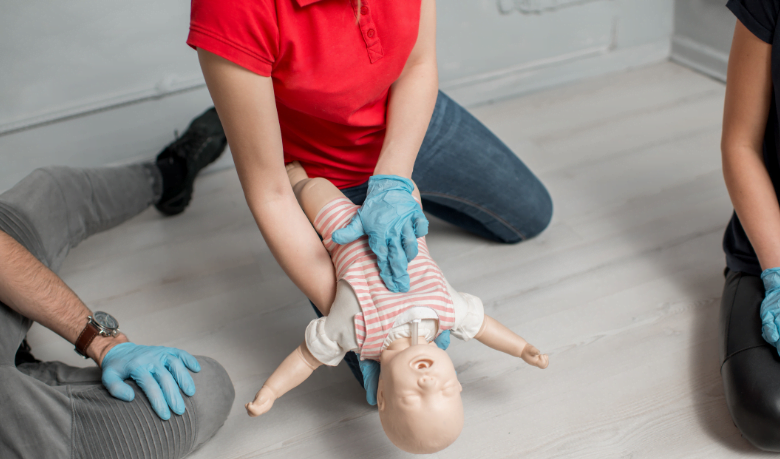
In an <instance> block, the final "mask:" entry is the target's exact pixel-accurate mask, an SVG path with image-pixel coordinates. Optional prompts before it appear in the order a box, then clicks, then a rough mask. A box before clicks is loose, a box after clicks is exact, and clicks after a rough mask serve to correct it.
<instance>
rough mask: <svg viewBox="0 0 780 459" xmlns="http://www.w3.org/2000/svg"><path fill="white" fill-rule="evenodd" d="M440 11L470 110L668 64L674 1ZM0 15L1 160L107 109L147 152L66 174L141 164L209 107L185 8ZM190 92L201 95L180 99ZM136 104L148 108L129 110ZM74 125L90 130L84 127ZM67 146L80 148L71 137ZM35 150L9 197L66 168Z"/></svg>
mask: <svg viewBox="0 0 780 459" xmlns="http://www.w3.org/2000/svg"><path fill="white" fill-rule="evenodd" d="M257 1H261V0H257ZM290 1H292V0H290ZM325 1H345V0H325ZM437 6H438V21H439V22H438V27H439V29H438V40H439V42H438V47H439V66H440V70H441V74H440V76H441V87H442V89H444V90H445V91H447V92H448V93H449V94H450V95H451V96H452V97H454V98H455V99H456V100H458V101H460V102H461V103H464V104H465V105H474V104H478V103H483V102H486V101H489V100H492V99H497V98H502V97H508V96H512V95H517V94H522V93H526V92H529V91H534V90H538V89H541V88H545V87H550V86H554V85H558V84H562V83H566V82H570V81H575V80H578V79H582V78H587V77H592V76H596V75H600V74H604V73H607V72H612V71H617V70H623V69H626V68H630V67H633V66H638V65H643V64H648V63H651V62H656V61H660V60H663V59H666V58H667V57H668V55H669V49H670V40H671V35H672V28H673V13H674V1H673V0H467V1H463V0H458V1H456V0H439V1H438V4H437ZM0 12H1V14H0V155H3V156H6V155H8V154H9V153H8V151H7V150H3V148H4V145H8V144H9V143H10V144H13V145H14V149H18V148H20V147H19V145H20V142H22V141H25V142H27V141H29V140H30V139H34V138H35V137H36V136H35V135H34V133H30V132H26V133H24V134H25V135H23V136H19V135H17V134H13V133H14V132H16V133H19V134H21V131H23V130H28V131H29V130H30V129H31V128H32V129H33V131H35V130H36V129H41V128H40V127H37V126H41V125H43V124H46V123H49V124H50V123H53V122H61V121H62V120H64V119H73V118H84V117H85V115H87V114H90V113H100V112H101V111H102V115H97V117H98V118H101V119H107V118H105V116H106V115H107V113H106V112H105V110H110V112H111V113H110V114H111V116H110V117H109V118H111V119H116V120H121V119H122V116H121V113H122V112H127V113H128V116H130V115H129V114H131V113H132V116H134V117H136V116H141V117H145V116H146V117H149V118H150V119H152V118H153V119H154V120H155V123H154V125H153V126H152V125H150V124H149V123H146V124H144V123H142V122H138V123H136V124H135V125H136V127H137V129H138V130H137V131H135V132H133V135H132V137H133V138H134V139H135V140H136V142H137V145H139V146H138V147H133V145H132V144H122V145H119V146H117V147H116V148H113V147H112V148H107V147H105V148H104V150H105V154H104V155H100V154H96V153H95V152H94V151H91V152H89V153H86V152H85V153H84V154H83V155H79V154H78V148H77V147H71V148H72V149H73V153H72V154H71V155H68V157H67V161H68V164H77V165H97V164H102V163H105V162H111V161H117V160H121V159H123V158H130V157H136V156H138V155H140V154H148V153H149V152H150V151H152V148H151V147H150V146H149V145H159V146H162V145H164V143H165V142H167V141H169V140H170V137H171V136H170V133H172V132H173V130H174V129H183V128H184V127H185V125H186V121H187V120H188V119H189V117H191V116H194V115H196V114H197V110H195V111H193V110H192V106H193V105H192V104H193V103H194V102H193V100H202V101H203V102H204V104H203V105H204V106H203V108H206V106H207V104H208V97H207V93H206V92H205V91H204V90H203V83H202V77H201V75H200V70H199V68H198V64H197V58H196V54H195V52H194V51H192V50H191V49H190V48H189V47H187V46H186V44H185V43H184V41H185V39H186V36H187V31H188V20H189V2H188V1H186V0H178V1H173V0H154V1H153V0H134V1H131V2H128V1H119V0H79V1H76V2H53V1H45V0H23V1H18V0H0ZM182 91H185V92H186V91H190V92H191V93H192V94H194V95H196V97H189V96H188V97H183V96H182V95H176V94H177V93H179V94H180V93H181V92H182ZM138 101H146V102H143V103H142V104H140V105H137V106H135V107H133V108H132V110H131V109H130V107H128V104H131V103H135V102H138ZM117 111H118V112H119V113H120V114H117ZM169 113H170V116H167V114H169ZM185 113H188V115H187V114H185ZM139 114H140V115H139ZM93 116H95V115H91V116H87V117H86V119H87V120H89V119H92V117H93ZM104 123H105V121H104ZM143 125H146V126H148V128H146V129H144V128H142V126H143ZM74 126H77V129H84V130H89V129H90V128H89V126H90V124H89V122H87V121H84V122H80V123H76V124H74ZM120 128H121V126H120ZM46 132H50V131H48V130H43V131H40V133H41V134H43V133H46ZM4 134H5V135H4ZM163 134H164V135H163ZM89 135H92V134H89ZM89 135H87V136H86V137H83V138H84V139H87V138H89ZM8 136H13V137H14V139H8V138H7V139H4V137H8ZM67 138H68V141H69V142H75V143H76V144H78V142H79V139H80V137H79V135H78V133H76V134H73V133H72V132H69V133H68V135H67ZM24 139H27V140H24ZM25 145H26V143H25ZM141 146H143V147H141ZM36 149H37V150H36V151H35V152H31V154H32V156H31V157H30V156H28V157H26V158H24V159H23V160H19V161H17V160H15V159H14V158H8V157H7V156H6V160H4V165H5V169H6V171H5V173H4V171H2V170H0V189H3V188H5V186H3V185H7V183H8V180H12V179H13V180H15V179H16V178H17V177H18V176H19V174H20V173H21V172H22V171H27V170H28V169H29V168H30V167H32V166H34V165H44V164H50V163H62V162H63V160H64V158H63V156H62V154H61V152H60V151H59V150H56V149H54V148H50V149H47V147H46V146H45V145H44V144H43V143H41V144H38V143H36ZM87 150H89V149H87ZM11 154H12V153H11ZM0 169H2V168H0Z"/></svg>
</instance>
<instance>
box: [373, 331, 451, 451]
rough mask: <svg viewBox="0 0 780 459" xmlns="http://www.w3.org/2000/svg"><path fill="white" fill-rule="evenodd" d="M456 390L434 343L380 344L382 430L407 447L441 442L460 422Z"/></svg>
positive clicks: (417, 448)
mask: <svg viewBox="0 0 780 459" xmlns="http://www.w3.org/2000/svg"><path fill="white" fill-rule="evenodd" d="M461 390H462V387H461V385H460V382H458V378H457V375H456V374H455V368H454V367H453V365H452V360H450V358H449V356H448V355H447V353H446V352H444V351H442V350H441V349H439V348H438V347H436V345H435V344H434V343H430V344H427V345H426V344H421V345H416V346H410V347H408V348H406V349H403V350H400V351H398V350H391V349H385V350H384V351H383V353H382V371H381V376H380V380H379V388H378V391H377V404H378V408H379V414H380V419H381V421H382V426H383V427H384V429H385V433H387V436H388V437H389V438H390V440H391V441H392V442H393V443H394V444H395V445H396V446H398V447H399V448H401V449H403V450H405V451H408V452H416V453H421V452H423V453H430V452H435V451H439V450H441V449H443V448H445V447H446V446H448V445H449V444H450V443H452V442H453V441H455V439H456V438H457V437H458V435H459V434H460V431H461V429H462V428H463V403H462V401H461V398H460V392H461Z"/></svg>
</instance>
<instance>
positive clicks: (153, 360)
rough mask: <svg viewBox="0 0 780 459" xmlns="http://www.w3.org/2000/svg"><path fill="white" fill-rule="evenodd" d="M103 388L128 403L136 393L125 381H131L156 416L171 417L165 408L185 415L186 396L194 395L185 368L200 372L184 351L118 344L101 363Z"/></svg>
mask: <svg viewBox="0 0 780 459" xmlns="http://www.w3.org/2000/svg"><path fill="white" fill-rule="evenodd" d="M101 367H102V368H103V385H104V386H106V389H108V392H110V393H111V395H113V396H114V397H116V398H118V399H119V400H124V401H126V402H130V401H132V400H133V398H135V391H133V388H132V387H130V386H129V385H128V384H127V383H125V379H128V378H131V379H132V380H133V381H135V383H136V384H138V387H140V388H141V390H142V391H144V394H146V396H147V397H148V398H149V402H151V404H152V408H153V409H154V411H155V413H157V416H160V418H161V419H163V420H166V421H167V420H168V419H170V417H171V412H170V411H169V410H168V407H170V408H171V410H173V412H174V413H176V414H178V415H182V414H184V399H183V398H182V397H181V394H180V393H179V388H180V387H181V390H182V391H184V393H185V394H187V395H188V396H190V397H192V396H193V395H195V382H194V381H193V380H192V376H190V373H189V372H188V371H187V368H189V369H190V370H192V371H194V372H195V373H197V372H199V371H200V364H199V363H198V361H197V360H196V359H195V357H193V356H192V355H190V354H189V353H188V352H186V351H182V350H180V349H175V348H172V347H164V346H139V345H137V344H133V343H122V344H117V345H116V346H114V347H113V348H111V349H110V350H109V351H108V353H107V354H106V356H105V357H103V362H102V364H101Z"/></svg>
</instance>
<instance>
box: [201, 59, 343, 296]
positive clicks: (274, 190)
mask: <svg viewBox="0 0 780 459" xmlns="http://www.w3.org/2000/svg"><path fill="white" fill-rule="evenodd" d="M198 57H199V58H200V63H201V67H202V68H203V76H204V77H205V78H206V84H207V85H208V88H209V92H210V94H211V98H212V99H213V100H214V105H215V106H216V107H217V112H218V113H219V118H220V121H221V122H222V126H223V127H224V128H225V134H226V135H227V138H228V143H229V144H230V150H231V152H232V153H233V159H234V162H235V163H236V172H237V173H238V178H239V179H240V180H241V186H242V187H243V189H244V195H245V196H246V200H247V204H248V205H249V209H250V210H251V211H252V215H253V216H254V217H255V221H256V222H257V226H258V227H259V228H260V232H261V233H262V234H263V237H264V238H265V242H266V243H267V244H268V247H269V248H270V250H271V253H272V254H273V255H274V258H276V261H277V262H278V263H279V264H280V265H281V267H282V269H283V270H284V271H285V273H287V275H288V276H290V279H292V281H293V282H294V283H295V285H297V286H298V288H300V289H301V290H302V291H303V293H304V294H306V296H308V297H309V299H310V300H312V301H313V302H314V304H315V305H316V306H317V307H318V308H320V310H321V311H322V310H323V309H325V310H327V308H329V307H330V303H331V302H332V301H333V298H334V297H335V296H336V274H335V269H334V268H333V262H332V261H331V259H330V255H329V254H328V251H327V250H325V247H324V246H323V245H322V242H320V240H319V237H317V233H316V232H315V231H314V229H313V228H312V227H311V223H309V220H308V219H307V218H306V215H305V214H304V213H303V211H302V210H301V207H300V206H299V205H298V201H297V200H296V199H295V194H294V193H293V191H292V186H291V185H290V180H289V178H288V177H287V171H286V170H285V167H284V151H283V148H284V147H283V144H282V134H281V128H280V127H279V116H278V114H277V113H276V101H275V97H274V92H273V83H272V81H271V78H270V77H261V76H259V75H257V74H254V73H252V72H250V71H248V70H246V69H244V68H241V67H239V66H237V65H236V64H233V63H232V62H229V61H227V60H225V59H223V58H221V57H219V56H217V55H215V54H212V53H209V52H208V51H205V50H202V49H201V50H198Z"/></svg>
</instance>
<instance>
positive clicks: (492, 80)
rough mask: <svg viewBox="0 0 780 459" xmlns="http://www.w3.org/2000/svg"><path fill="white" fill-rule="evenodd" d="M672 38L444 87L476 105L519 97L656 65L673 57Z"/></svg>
mask: <svg viewBox="0 0 780 459" xmlns="http://www.w3.org/2000/svg"><path fill="white" fill-rule="evenodd" d="M670 48H671V42H670V40H669V39H664V40H659V41H656V42H652V43H648V44H644V45H638V46H631V47H627V48H622V49H621V48H617V49H613V48H612V46H610V45H607V46H601V47H596V48H587V49H583V50H581V51H578V52H575V53H567V54H563V55H560V56H556V57H552V58H547V59H540V60H538V61H534V62H529V63H525V64H522V65H518V66H513V67H508V68H506V69H503V70H499V71H493V72H487V73H482V74H477V75H473V76H470V77H466V78H459V79H457V80H450V81H443V82H442V83H441V84H440V87H441V90H442V91H444V92H446V93H447V95H449V96H450V97H452V98H453V99H455V100H457V101H458V102H459V103H460V104H461V105H465V106H475V105H480V104H483V103H487V102H491V101H494V100H499V99H505V98H509V97H517V96H521V95H523V94H527V93H530V92H534V91H539V90H542V89H546V88H550V87H554V86H559V85H562V84H566V83H573V82H575V81H579V80H583V79H586V78H593V77H597V76H601V75H605V74H608V73H612V72H618V71H622V70H628V69H631V68H635V67H641V66H644V65H649V64H654V63H657V62H662V61H665V60H667V59H669V54H670Z"/></svg>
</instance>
